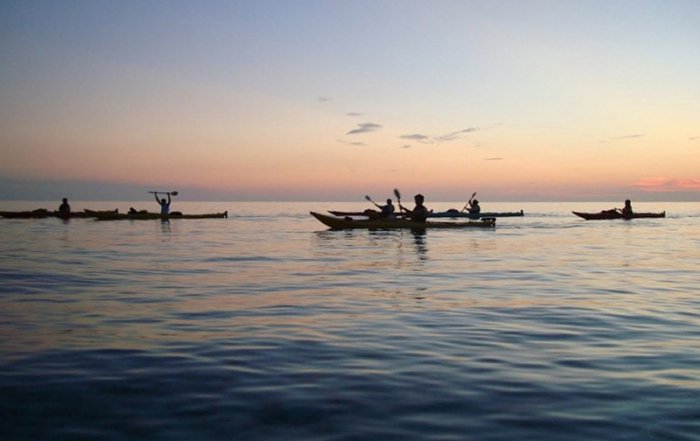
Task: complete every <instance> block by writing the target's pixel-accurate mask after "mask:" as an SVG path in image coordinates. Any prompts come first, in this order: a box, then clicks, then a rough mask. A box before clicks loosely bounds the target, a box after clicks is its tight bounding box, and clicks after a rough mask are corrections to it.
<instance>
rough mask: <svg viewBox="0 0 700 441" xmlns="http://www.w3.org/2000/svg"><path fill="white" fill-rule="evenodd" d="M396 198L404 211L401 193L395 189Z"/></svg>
mask: <svg viewBox="0 0 700 441" xmlns="http://www.w3.org/2000/svg"><path fill="white" fill-rule="evenodd" d="M394 196H396V200H397V201H399V209H403V207H402V206H401V192H399V189H398V188H395V189H394Z"/></svg>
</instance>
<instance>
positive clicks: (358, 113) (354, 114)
mask: <svg viewBox="0 0 700 441" xmlns="http://www.w3.org/2000/svg"><path fill="white" fill-rule="evenodd" d="M346 115H348V116H362V115H364V113H362V112H348V113H347V114H346Z"/></svg>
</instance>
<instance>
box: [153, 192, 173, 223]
mask: <svg viewBox="0 0 700 441" xmlns="http://www.w3.org/2000/svg"><path fill="white" fill-rule="evenodd" d="M153 193H154V195H155V197H156V202H158V205H160V217H161V218H163V219H167V218H168V215H169V214H170V202H171V199H170V192H168V193H166V194H167V195H168V201H167V202H166V201H165V198H163V199H158V192H155V191H154V192H153Z"/></svg>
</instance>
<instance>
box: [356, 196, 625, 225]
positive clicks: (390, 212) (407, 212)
mask: <svg viewBox="0 0 700 441" xmlns="http://www.w3.org/2000/svg"><path fill="white" fill-rule="evenodd" d="M475 194H476V193H474V195H475ZM474 195H472V198H471V199H469V201H468V202H467V204H466V205H465V206H464V208H463V209H462V211H465V210H466V211H467V212H468V213H469V214H470V215H471V216H474V217H477V216H478V215H479V213H481V206H480V205H479V201H478V200H477V199H474ZM367 199H368V200H370V201H371V199H370V198H369V196H367ZM413 200H414V201H415V207H413V209H412V210H411V209H408V208H406V207H404V206H403V205H401V201H399V212H400V213H399V214H398V215H397V214H396V208H395V207H394V204H393V201H392V200H391V199H387V200H386V204H385V205H379V204H377V203H376V202H374V201H372V203H373V204H374V205H375V206H376V207H377V208H379V209H380V210H381V211H380V213H379V217H380V218H387V219H391V218H394V217H396V216H402V217H405V218H409V219H411V220H412V221H414V222H425V221H426V219H427V218H428V216H429V214H430V213H431V212H432V210H428V209H427V208H426V207H425V205H424V203H425V197H424V196H423V195H422V194H420V193H419V194H417V195H415V196H413ZM447 212H454V213H459V212H460V211H459V210H457V209H454V208H453V209H450V210H447ZM606 212H610V213H620V214H621V215H622V217H623V218H631V217H632V215H633V213H634V212H633V210H632V202H631V201H630V200H629V199H626V200H625V206H624V207H623V208H613V209H611V210H607V211H606Z"/></svg>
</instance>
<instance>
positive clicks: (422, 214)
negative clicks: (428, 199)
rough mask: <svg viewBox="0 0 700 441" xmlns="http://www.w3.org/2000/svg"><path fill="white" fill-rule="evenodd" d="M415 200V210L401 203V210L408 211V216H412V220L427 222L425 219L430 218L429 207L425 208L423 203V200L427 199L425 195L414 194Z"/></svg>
mask: <svg viewBox="0 0 700 441" xmlns="http://www.w3.org/2000/svg"><path fill="white" fill-rule="evenodd" d="M413 200H414V201H415V203H416V206H415V207H414V208H413V210H409V209H408V208H406V207H404V206H403V205H401V204H400V203H399V208H400V209H401V211H403V212H404V213H406V216H408V217H409V218H411V220H412V221H414V222H425V220H426V219H427V218H428V213H429V211H428V209H427V208H425V205H423V202H424V201H425V198H424V197H423V195H422V194H417V195H415V196H413Z"/></svg>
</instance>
